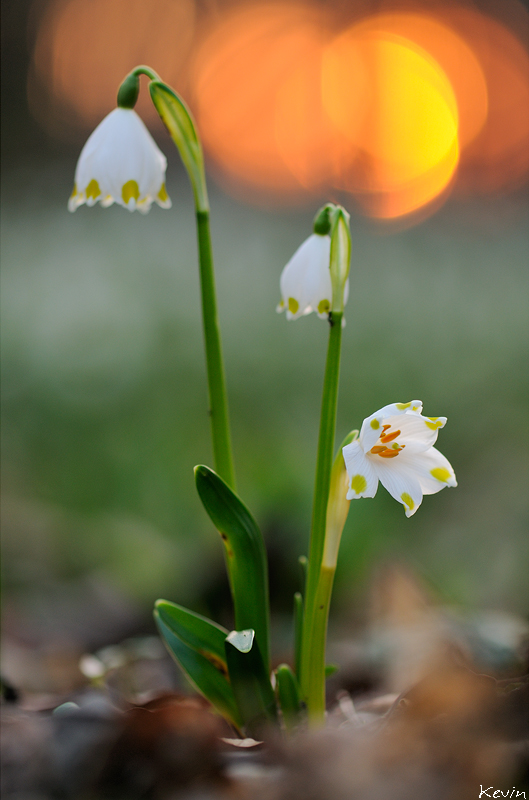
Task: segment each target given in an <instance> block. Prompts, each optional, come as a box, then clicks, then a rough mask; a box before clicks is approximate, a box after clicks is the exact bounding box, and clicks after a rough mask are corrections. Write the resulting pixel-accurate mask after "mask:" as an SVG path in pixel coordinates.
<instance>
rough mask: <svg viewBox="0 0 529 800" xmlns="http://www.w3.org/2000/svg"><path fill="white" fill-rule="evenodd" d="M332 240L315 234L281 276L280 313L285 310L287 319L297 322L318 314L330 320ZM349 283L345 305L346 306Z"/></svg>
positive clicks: (345, 294)
mask: <svg viewBox="0 0 529 800" xmlns="http://www.w3.org/2000/svg"><path fill="white" fill-rule="evenodd" d="M330 259H331V237H330V236H328V235H324V236H322V235H320V234H318V233H313V234H312V235H311V236H309V238H308V239H306V240H305V241H304V242H303V244H302V245H301V246H300V247H298V249H297V250H296V252H295V253H294V255H293V256H292V258H291V259H290V261H289V262H288V264H287V265H286V267H285V268H284V269H283V272H282V273H281V280H280V289H281V301H280V303H279V305H278V306H277V311H278V312H281V311H284V310H285V309H286V312H287V319H289V320H290V319H297V318H298V317H301V316H303V315H305V314H310V313H311V311H315V312H316V313H317V314H318V316H319V317H320V318H321V319H327V316H328V314H329V311H330V310H331V305H332V283H331V273H330V269H329V267H330ZM348 293H349V281H348V282H347V283H346V286H345V292H344V298H345V299H344V302H347V295H348Z"/></svg>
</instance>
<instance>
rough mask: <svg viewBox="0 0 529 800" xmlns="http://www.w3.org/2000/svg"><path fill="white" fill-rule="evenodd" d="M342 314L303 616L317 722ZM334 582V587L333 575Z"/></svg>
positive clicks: (307, 692) (333, 337) (331, 368)
mask: <svg viewBox="0 0 529 800" xmlns="http://www.w3.org/2000/svg"><path fill="white" fill-rule="evenodd" d="M342 316H343V315H342V314H341V313H339V312H338V313H336V312H333V313H332V315H331V316H330V322H331V328H330V332H329V345H328V349H327V361H326V364H325V378H324V384H323V397H322V406H321V417H320V433H319V440H318V457H317V467H316V480H315V486H314V503H313V508H312V527H311V535H310V549H309V564H308V574H307V586H306V598H305V611H304V616H303V640H302V649H301V669H300V673H301V674H300V682H301V690H302V695H303V699H304V700H305V702H306V704H307V709H308V713H309V719H310V720H311V721H312V722H313V723H315V724H318V722H321V721H322V720H323V715H324V711H325V636H326V630H327V615H328V604H329V602H330V593H329V599H328V600H327V601H326V602H324V603H323V606H322V603H321V599H322V598H321V591H320V590H321V587H320V584H321V583H322V579H323V577H324V574H323V573H324V572H325V570H322V559H323V550H324V545H325V528H326V515H327V503H328V499H329V489H330V484H331V469H332V462H333V455H334V452H333V451H334V434H335V429H336V409H337V403H338V383H339V378H340V354H341V343H342ZM320 573H321V576H320ZM333 575H334V572H333ZM323 583H325V581H323ZM330 585H331V587H332V578H331V583H330Z"/></svg>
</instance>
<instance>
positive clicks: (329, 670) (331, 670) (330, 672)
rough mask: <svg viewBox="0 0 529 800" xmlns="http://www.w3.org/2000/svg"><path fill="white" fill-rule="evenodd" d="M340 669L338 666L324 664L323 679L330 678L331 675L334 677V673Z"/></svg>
mask: <svg viewBox="0 0 529 800" xmlns="http://www.w3.org/2000/svg"><path fill="white" fill-rule="evenodd" d="M339 669H340V667H339V666H338V664H326V666H325V677H326V678H330V677H331V675H334V673H335V672H338V670H339Z"/></svg>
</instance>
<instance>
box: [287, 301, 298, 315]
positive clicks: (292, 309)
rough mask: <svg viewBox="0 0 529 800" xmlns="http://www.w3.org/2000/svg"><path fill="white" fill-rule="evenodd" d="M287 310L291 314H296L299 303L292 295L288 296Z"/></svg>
mask: <svg viewBox="0 0 529 800" xmlns="http://www.w3.org/2000/svg"><path fill="white" fill-rule="evenodd" d="M288 310H289V311H290V313H291V314H297V312H298V310H299V303H298V301H297V300H295V299H294V298H293V297H289V298H288Z"/></svg>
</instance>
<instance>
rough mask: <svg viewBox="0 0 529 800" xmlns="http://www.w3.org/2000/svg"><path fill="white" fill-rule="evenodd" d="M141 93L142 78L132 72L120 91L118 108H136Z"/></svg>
mask: <svg viewBox="0 0 529 800" xmlns="http://www.w3.org/2000/svg"><path fill="white" fill-rule="evenodd" d="M139 93H140V77H139V75H135V74H134V73H133V72H131V73H130V75H127V77H126V78H125V80H124V81H123V83H122V84H121V86H120V87H119V89H118V107H119V108H134V106H135V105H136V100H137V99H138V95H139Z"/></svg>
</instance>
